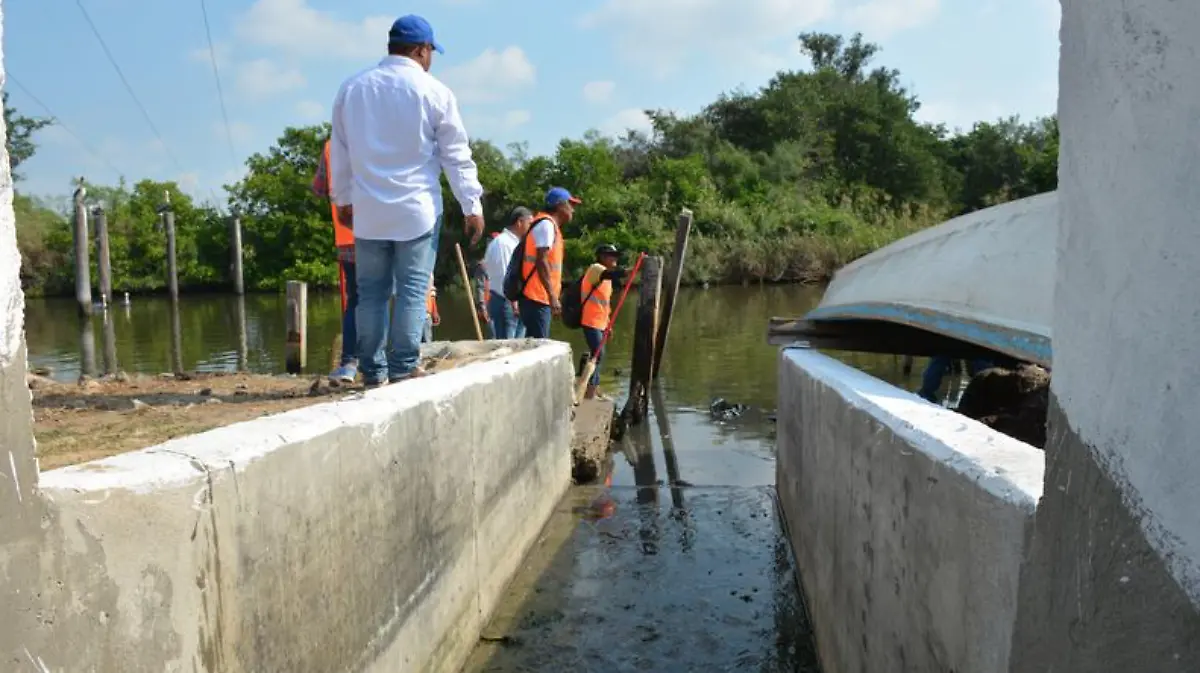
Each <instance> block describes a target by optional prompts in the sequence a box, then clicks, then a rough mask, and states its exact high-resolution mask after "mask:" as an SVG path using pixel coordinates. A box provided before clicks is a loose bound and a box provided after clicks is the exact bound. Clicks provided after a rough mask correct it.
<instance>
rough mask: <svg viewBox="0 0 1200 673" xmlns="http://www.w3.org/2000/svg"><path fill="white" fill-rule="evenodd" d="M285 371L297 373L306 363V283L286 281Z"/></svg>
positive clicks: (302, 369)
mask: <svg viewBox="0 0 1200 673" xmlns="http://www.w3.org/2000/svg"><path fill="white" fill-rule="evenodd" d="M285 319H286V321H287V349H286V352H285V356H286V366H287V373H289V374H299V373H300V372H302V371H304V367H305V366H306V365H307V364H308V284H307V283H304V282H302V281H298V280H289V281H288V282H287V314H286V317H285Z"/></svg>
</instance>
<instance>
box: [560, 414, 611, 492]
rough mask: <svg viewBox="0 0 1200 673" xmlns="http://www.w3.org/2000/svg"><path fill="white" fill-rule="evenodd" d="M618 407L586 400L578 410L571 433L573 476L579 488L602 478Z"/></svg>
mask: <svg viewBox="0 0 1200 673" xmlns="http://www.w3.org/2000/svg"><path fill="white" fill-rule="evenodd" d="M614 409H615V406H614V405H613V403H612V402H611V401H609V400H583V401H582V402H580V403H579V406H578V407H576V408H575V415H574V418H573V419H572V431H571V475H572V476H573V477H574V479H575V483H576V484H589V483H591V482H593V481H595V480H596V479H597V478H599V477H600V474H601V472H602V471H603V468H604V462H605V460H606V459H607V458H608V443H609V439H610V436H611V434H612V422H613V412H614Z"/></svg>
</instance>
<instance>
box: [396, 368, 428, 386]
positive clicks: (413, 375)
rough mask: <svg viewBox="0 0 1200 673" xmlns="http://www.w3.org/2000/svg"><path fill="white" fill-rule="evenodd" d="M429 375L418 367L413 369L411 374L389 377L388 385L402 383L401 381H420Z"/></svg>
mask: <svg viewBox="0 0 1200 673" xmlns="http://www.w3.org/2000/svg"><path fill="white" fill-rule="evenodd" d="M428 375H429V372H427V371H425V370H424V369H422V368H421V367H417V368H415V369H413V370H412V371H411V372H409V373H407V374H405V375H403V376H389V377H388V383H400V382H401V381H407V380H409V379H419V378H421V377H423V376H428Z"/></svg>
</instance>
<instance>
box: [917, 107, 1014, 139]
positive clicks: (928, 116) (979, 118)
mask: <svg viewBox="0 0 1200 673" xmlns="http://www.w3.org/2000/svg"><path fill="white" fill-rule="evenodd" d="M1004 115H1005V111H1004V108H1003V107H1002V106H1000V105H997V104H996V103H964V102H961V101H958V102H956V101H938V100H934V101H929V102H922V103H921V108H920V109H919V110H917V113H916V115H914V116H915V117H916V118H917V121H922V122H927V123H930V124H945V125H946V128H947V129H949V130H950V131H951V132H956V131H961V132H963V133H969V132H970V131H971V129H972V128H973V127H974V126H975V122H994V121H996V120H997V119H999V118H1000V117H1002V116H1004Z"/></svg>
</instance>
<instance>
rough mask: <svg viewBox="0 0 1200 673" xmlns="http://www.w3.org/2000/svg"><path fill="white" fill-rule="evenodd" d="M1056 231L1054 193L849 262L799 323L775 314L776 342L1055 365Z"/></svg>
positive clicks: (964, 219) (932, 230)
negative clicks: (1052, 360) (980, 356)
mask: <svg viewBox="0 0 1200 673" xmlns="http://www.w3.org/2000/svg"><path fill="white" fill-rule="evenodd" d="M1057 237H1058V193H1057V192H1048V193H1045V194H1039V195H1038V196H1033V197H1029V198H1026V199H1021V200H1020V201H1013V202H1010V203H1005V204H1002V205H999V206H994V207H992V208H987V209H984V210H980V211H976V212H974V213H970V214H967V215H963V216H962V217H957V218H955V219H953V220H950V221H948V222H945V223H943V224H940V225H938V226H936V227H932V228H930V229H926V230H924V231H921V232H918V233H916V234H913V235H912V236H909V237H907V238H904V239H901V240H899V241H896V242H895V243H892V244H891V245H889V246H887V247H884V248H881V249H879V250H877V251H875V252H873V253H871V254H869V255H866V256H865V257H862V258H860V259H858V260H856V261H854V262H853V263H851V264H848V265H847V266H845V267H844V268H842V269H841V270H840V271H838V272H837V274H835V275H834V277H833V282H831V283H830V285H829V287H828V288H827V289H826V291H825V296H824V297H823V298H822V300H821V303H820V304H819V305H818V306H817V308H816V309H814V310H812V311H811V312H809V313H808V314H807V315H806V316H805V317H804V318H803V319H802V320H786V319H772V321H771V326H770V329H769V333H770V340H771V342H772V343H775V344H786V343H794V342H796V341H806V342H809V343H810V345H812V346H814V347H819V348H832V349H838V350H858V351H867V352H885V353H902V354H911V355H939V354H941V355H951V356H961V357H971V356H973V355H977V354H986V353H989V352H990V353H1001V354H1003V355H1007V356H1009V357H1012V358H1015V359H1017V360H1021V361H1026V362H1033V363H1037V364H1040V365H1042V366H1045V367H1049V366H1050V358H1051V327H1050V325H1051V315H1052V309H1053V299H1054V261H1055V258H1056V255H1055V248H1056V245H1057Z"/></svg>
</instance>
